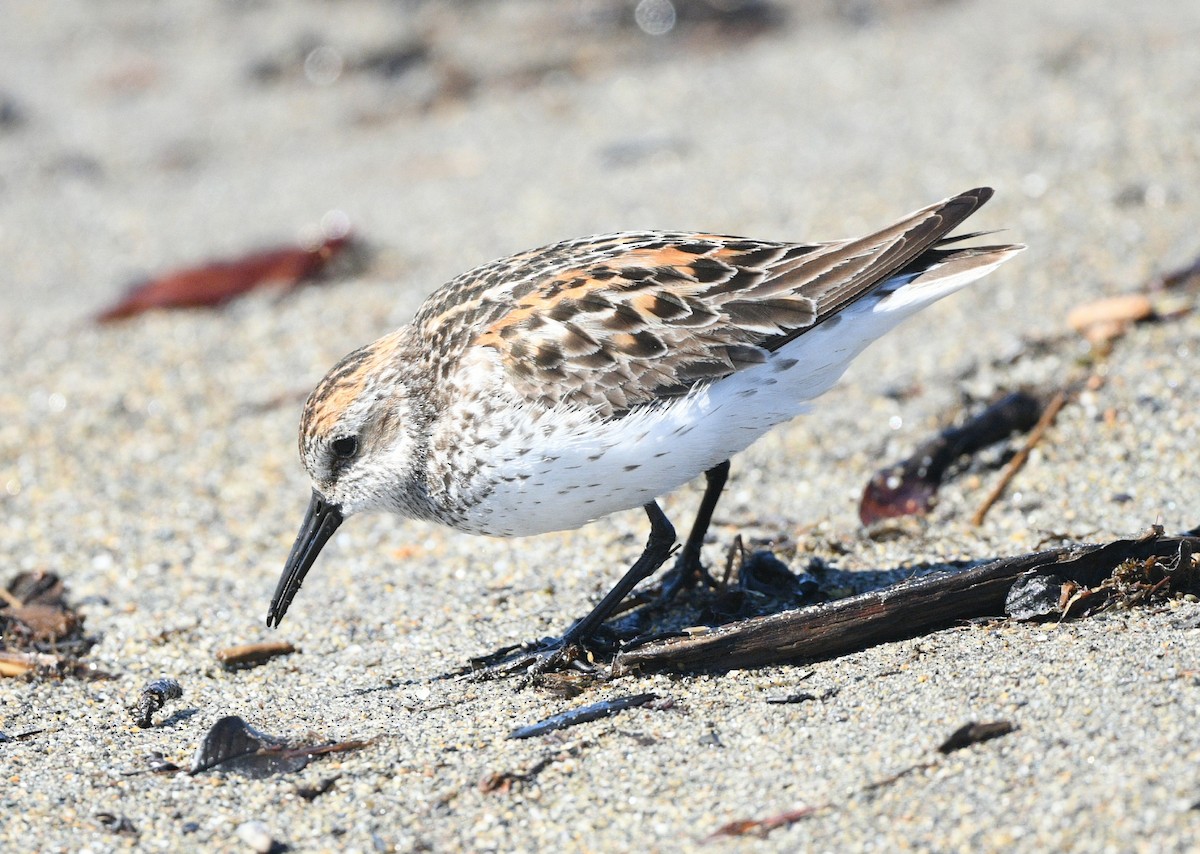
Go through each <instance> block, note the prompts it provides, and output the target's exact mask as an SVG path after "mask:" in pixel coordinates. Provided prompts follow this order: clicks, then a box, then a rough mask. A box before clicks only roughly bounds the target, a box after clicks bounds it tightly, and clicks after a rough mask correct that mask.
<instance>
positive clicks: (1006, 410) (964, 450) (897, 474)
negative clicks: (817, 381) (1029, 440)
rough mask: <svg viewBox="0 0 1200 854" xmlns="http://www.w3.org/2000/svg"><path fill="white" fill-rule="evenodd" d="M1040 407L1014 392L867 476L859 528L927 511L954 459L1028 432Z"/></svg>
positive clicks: (1040, 402) (1033, 398) (1028, 396)
mask: <svg viewBox="0 0 1200 854" xmlns="http://www.w3.org/2000/svg"><path fill="white" fill-rule="evenodd" d="M1044 408H1045V402H1044V401H1043V400H1042V399H1041V398H1039V397H1038V396H1036V395H1033V394H1030V393H1028V392H1023V391H1018V392H1013V393H1011V394H1008V395H1005V396H1004V397H1003V398H1001V399H1000V400H998V401H996V402H995V403H993V404H992V405H991V406H989V407H987V408H986V409H985V410H983V412H980V413H979V414H978V415H976V416H974V417H973V418H971V419H969V420H968V421H967V422H966V423H965V424H963V425H962V426H961V427H951V428H950V429H948V430H943V431H942V432H941V433H939V434H938V435H937V436H935V437H934V438H933V439H930V440H929V441H927V442H925V443H924V444H922V445H920V446H919V447H918V448H917V450H916V451H914V452H913V454H912V455H911V456H910V457H908V459H906V460H903V461H901V462H899V463H896V464H895V465H890V466H887V467H885V468H882V469H880V470H879V471H877V472H876V473H875V474H874V476H872V477H871V480H870V481H869V482H868V483H867V486H866V488H865V489H864V490H863V494H862V499H861V500H860V502H859V505H858V518H859V519H860V520H861V521H862V523H863V524H864V525H873V524H875V523H876V522H879V521H881V520H883V519H893V518H895V517H897V516H919V515H923V514H925V513H927V512H929V510H930V509H931V508H932V507H933V504H934V500H935V499H936V497H937V492H938V488H939V487H940V486H941V485H942V481H943V480H944V479H945V477H946V475H947V473H948V472H949V471H950V469H951V467H952V466H953V465H954V464H955V463H956V462H958V460H960V459H962V458H963V457H964V456H968V455H970V454H974V453H976V452H978V451H980V450H982V449H984V448H987V447H989V446H990V445H994V444H996V443H997V442H1002V441H1004V440H1005V439H1007V438H1008V437H1009V436H1011V435H1012V434H1013V433H1023V432H1025V431H1026V430H1028V429H1030V428H1031V427H1033V426H1034V425H1035V424H1036V423H1037V421H1038V418H1039V416H1040V415H1041V413H1042V411H1043V410H1044Z"/></svg>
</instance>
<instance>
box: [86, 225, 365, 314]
mask: <svg viewBox="0 0 1200 854" xmlns="http://www.w3.org/2000/svg"><path fill="white" fill-rule="evenodd" d="M339 228H340V232H341V233H336V234H334V235H332V236H330V237H327V238H326V239H325V240H324V241H323V242H322V243H321V244H319V245H318V246H316V247H312V248H306V247H300V246H280V247H274V248H271V249H263V250H259V251H257V252H251V253H249V254H247V255H244V256H242V257H240V258H230V259H223V260H220V261H212V262H210V263H208V264H202V265H200V266H197V267H188V268H185V269H182V270H177V271H175V272H171V273H165V274H163V275H161V276H158V277H156V278H154V279H151V280H149V281H147V282H143V283H142V284H140V285H137V286H135V287H134V288H133V289H132V290H130V291H129V293H127V294H126V295H125V296H124V297H123V298H122V299H121V300H119V301H118V302H117V303H116V304H115V305H113V306H112V307H110V308H108V309H106V310H105V311H103V312H101V313H100V315H98V316H97V318H96V319H97V321H99V322H100V323H111V322H113V321H116V320H123V319H125V318H129V317H134V316H135V315H138V314H141V313H143V312H146V311H150V310H152V309H161V308H211V307H214V306H219V305H222V304H224V303H227V302H229V301H230V300H232V299H234V298H235V297H239V296H241V295H243V294H245V293H248V292H249V291H252V290H254V289H255V288H258V287H261V286H263V285H267V284H273V285H282V286H284V287H286V288H288V289H291V288H294V287H296V286H297V285H299V284H301V283H303V282H306V281H309V280H311V279H314V278H316V277H317V276H319V275H320V274H321V273H322V272H323V271H325V270H326V268H327V266H328V265H329V263H330V261H332V260H333V259H334V258H335V257H337V256H338V255H340V254H341V253H342V252H343V251H344V250H345V249H346V248H347V247H349V246H350V245H351V243H352V241H351V237H350V235H349V232H348V229H346V228H345V227H339Z"/></svg>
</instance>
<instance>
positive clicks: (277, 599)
mask: <svg viewBox="0 0 1200 854" xmlns="http://www.w3.org/2000/svg"><path fill="white" fill-rule="evenodd" d="M342 518H343V517H342V511H341V510H339V509H338V507H337V506H336V505H333V504H330V503H329V502H328V501H326V500H325V499H324V498H322V497H321V496H320V495H318V494H317V492H316V491H315V490H314V491H313V494H312V500H311V501H310V502H308V512H306V513H305V514H304V522H303V523H301V525H300V533H298V534H297V535H296V543H295V545H293V546H292V553H291V554H289V555H288V559H287V564H286V565H285V566H284V567H283V575H281V576H279V584H278V585H277V586H276V587H275V595H274V596H273V597H272V598H271V610H269V611H267V625H268V626H278V625H279V623H280V621H282V620H283V615H284V614H286V613H287V609H288V606H289V605H291V604H292V599H294V598H296V593H297V592H298V591H299V590H300V585H301V584H303V583H304V576H305V575H307V574H308V570H309V569H310V568H312V565H313V562H314V561H316V559H317V555H319V554H320V553H321V549H322V548H323V547H324V546H325V544H326V543H327V542H329V538H330V537H332V536H333V532H334V531H336V530H337V529H338V525H340V524H342Z"/></svg>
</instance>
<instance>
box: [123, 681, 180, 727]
mask: <svg viewBox="0 0 1200 854" xmlns="http://www.w3.org/2000/svg"><path fill="white" fill-rule="evenodd" d="M182 696H183V688H182V687H181V686H180V685H179V682H178V681H177V680H175V679H155V680H154V681H153V682H147V683H146V686H145V687H144V688H142V693H141V695H140V696H139V697H138V700H137V703H136V704H135V705H134V707H133V709H131V711H132V713H133V722H134V723H136V724H137V725H138V726H139V727H141V728H142V729H146V728H147V727H149V726H152V725H153V723H154V713H155V712H157V711H159V710H160V709H162V707H163V706H165V705H166V704H167V703H168V702H169V701H170V700H178V699H179V698H180V697H182Z"/></svg>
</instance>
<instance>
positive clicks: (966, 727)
mask: <svg viewBox="0 0 1200 854" xmlns="http://www.w3.org/2000/svg"><path fill="white" fill-rule="evenodd" d="M1016 729H1017V728H1016V727H1015V726H1014V725H1013V723H1012V721H988V722H987V723H982V724H981V723H976V722H975V721H971V722H970V723H967V724H963V725H962V726H960V727H959V728H958V729H956V730H955V731H954V732H952V733H950V737H949V738H947V739H946V740H945V741H943V742H942V743H941V744H940V745H938V753H943V754H945V753H953V752H954V751H956V750H962V749H963V748H964V747H970V746H971V745H972V744H979V743H980V742H981V741H990V740H992V739H993V738H999V737H1000V736H1002V735H1008V734H1009V733H1010V732H1015V731H1016Z"/></svg>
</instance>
